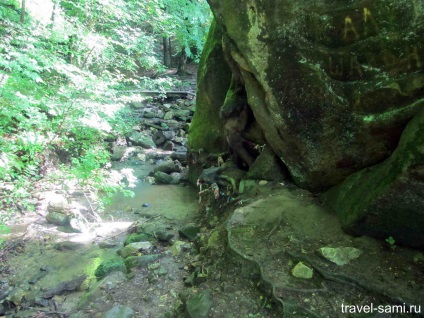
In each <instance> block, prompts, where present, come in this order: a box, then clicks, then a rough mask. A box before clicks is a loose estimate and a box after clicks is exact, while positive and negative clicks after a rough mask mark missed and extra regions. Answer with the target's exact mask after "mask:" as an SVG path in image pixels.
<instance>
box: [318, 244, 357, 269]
mask: <svg viewBox="0 0 424 318" xmlns="http://www.w3.org/2000/svg"><path fill="white" fill-rule="evenodd" d="M319 253H320V254H321V255H322V256H323V257H324V258H326V259H328V260H329V261H331V262H333V263H335V264H337V265H339V266H343V265H346V264H349V262H350V261H351V260H354V259H356V258H358V257H359V256H361V254H362V251H361V250H358V249H357V248H354V247H322V248H320V249H319Z"/></svg>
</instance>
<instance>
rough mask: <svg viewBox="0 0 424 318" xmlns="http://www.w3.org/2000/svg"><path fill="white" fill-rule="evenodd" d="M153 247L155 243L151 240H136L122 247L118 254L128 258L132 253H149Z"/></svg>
mask: <svg viewBox="0 0 424 318" xmlns="http://www.w3.org/2000/svg"><path fill="white" fill-rule="evenodd" d="M152 248H153V245H152V243H150V242H135V243H130V244H128V245H126V246H125V247H123V248H122V249H120V250H119V251H118V254H119V255H121V257H122V258H127V257H128V256H130V255H137V254H138V253H140V252H142V253H149V252H150V251H151V250H152Z"/></svg>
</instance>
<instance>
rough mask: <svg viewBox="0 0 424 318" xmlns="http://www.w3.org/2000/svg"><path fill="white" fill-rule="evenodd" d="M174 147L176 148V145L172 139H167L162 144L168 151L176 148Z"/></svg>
mask: <svg viewBox="0 0 424 318" xmlns="http://www.w3.org/2000/svg"><path fill="white" fill-rule="evenodd" d="M174 148H175V145H174V143H173V142H172V141H171V140H167V141H166V142H165V143H164V144H163V146H162V149H163V150H167V151H172V150H174Z"/></svg>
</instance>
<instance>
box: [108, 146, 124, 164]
mask: <svg viewBox="0 0 424 318" xmlns="http://www.w3.org/2000/svg"><path fill="white" fill-rule="evenodd" d="M126 150H127V146H113V147H112V156H111V158H110V159H111V160H112V161H120V160H121V159H122V157H124V155H125V152H126Z"/></svg>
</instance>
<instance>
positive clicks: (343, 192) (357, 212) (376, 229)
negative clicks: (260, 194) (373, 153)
mask: <svg viewBox="0 0 424 318" xmlns="http://www.w3.org/2000/svg"><path fill="white" fill-rule="evenodd" d="M423 145H424V110H422V111H420V113H418V114H417V115H416V116H415V118H414V119H413V120H412V121H411V122H410V123H409V124H408V126H407V127H406V129H405V131H404V132H403V134H402V137H401V139H400V142H399V146H398V147H397V149H396V150H395V152H394V153H393V154H392V155H391V156H390V157H389V158H388V159H386V160H385V161H383V162H381V163H380V164H378V165H375V166H373V167H371V168H368V169H364V170H361V171H359V172H357V173H354V174H352V175H351V176H349V177H348V178H347V179H346V180H345V181H344V182H343V183H342V184H340V185H338V186H336V187H334V188H332V189H331V190H329V191H328V192H327V193H324V194H323V198H324V200H325V201H326V203H327V204H328V205H330V206H332V207H333V208H334V210H335V211H336V212H337V214H338V216H339V218H340V220H341V223H342V225H343V227H344V229H345V230H347V231H348V232H350V233H352V234H355V235H364V234H365V235H370V236H374V237H378V238H381V239H386V238H388V237H389V236H392V237H393V238H394V240H395V243H396V244H397V243H400V244H406V245H410V246H415V247H421V248H424V231H423V228H424V147H423Z"/></svg>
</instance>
